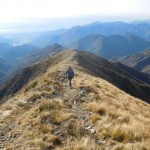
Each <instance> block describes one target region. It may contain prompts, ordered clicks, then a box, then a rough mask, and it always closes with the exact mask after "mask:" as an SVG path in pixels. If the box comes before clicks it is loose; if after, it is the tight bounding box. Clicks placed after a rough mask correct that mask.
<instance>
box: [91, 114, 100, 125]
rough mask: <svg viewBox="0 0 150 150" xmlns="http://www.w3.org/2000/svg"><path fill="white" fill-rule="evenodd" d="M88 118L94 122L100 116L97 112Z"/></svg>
mask: <svg viewBox="0 0 150 150" xmlns="http://www.w3.org/2000/svg"><path fill="white" fill-rule="evenodd" d="M89 119H90V120H91V122H92V124H96V122H97V121H98V120H100V116H99V115H98V114H92V115H91V116H90V117H89Z"/></svg>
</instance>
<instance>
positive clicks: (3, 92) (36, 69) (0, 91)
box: [0, 50, 150, 102]
mask: <svg viewBox="0 0 150 150" xmlns="http://www.w3.org/2000/svg"><path fill="white" fill-rule="evenodd" d="M69 59H71V60H70V62H71V61H73V60H74V61H76V63H78V65H79V66H81V67H82V68H84V70H85V72H88V73H90V74H92V75H95V76H99V77H101V78H103V79H105V80H107V81H109V82H110V83H112V84H114V85H115V86H117V87H119V88H120V89H122V90H124V91H125V92H127V93H129V94H131V95H133V96H136V97H139V98H141V99H143V100H145V101H147V102H150V101H149V97H150V86H149V84H150V76H149V75H146V74H143V73H140V72H138V71H136V70H134V69H131V68H129V67H126V66H123V65H121V64H116V63H111V62H109V61H107V60H105V59H103V58H100V57H98V56H96V55H94V54H92V53H87V52H80V51H76V50H74V51H64V52H61V53H58V54H55V55H53V56H51V57H50V58H49V59H47V60H45V61H42V62H41V63H37V64H35V65H33V66H31V67H28V68H25V69H24V70H23V71H21V72H20V73H18V74H17V75H16V76H15V77H14V78H12V79H10V80H8V81H7V82H6V83H5V84H4V85H3V86H1V88H0V98H2V97H5V96H8V95H10V94H14V93H16V92H17V91H18V90H19V89H21V88H22V87H23V86H24V85H25V84H27V82H28V81H29V80H32V79H33V78H35V77H37V76H38V75H40V74H43V73H44V72H46V70H47V69H48V68H50V67H53V66H54V65H55V64H60V65H61V64H62V62H64V61H68V60H69ZM70 62H67V64H69V63H70ZM10 89H11V90H10Z"/></svg>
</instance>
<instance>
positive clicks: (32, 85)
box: [25, 81, 38, 92]
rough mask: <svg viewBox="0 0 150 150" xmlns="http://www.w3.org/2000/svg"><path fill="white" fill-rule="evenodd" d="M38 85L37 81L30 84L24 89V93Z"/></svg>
mask: <svg viewBox="0 0 150 150" xmlns="http://www.w3.org/2000/svg"><path fill="white" fill-rule="evenodd" d="M37 85H38V81H34V82H33V83H31V84H30V85H29V86H28V87H26V89H25V92H27V91H29V90H31V89H33V88H35V87H36V86H37Z"/></svg>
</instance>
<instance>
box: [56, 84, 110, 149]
mask: <svg viewBox="0 0 150 150" xmlns="http://www.w3.org/2000/svg"><path fill="white" fill-rule="evenodd" d="M63 86H64V88H63V90H62V91H61V92H62V95H61V99H62V100H63V101H64V104H65V107H66V108H69V109H70V112H71V113H73V114H75V118H76V119H77V120H78V121H79V122H80V125H81V126H83V127H84V130H85V135H89V136H90V137H92V139H94V140H95V143H96V144H97V145H98V146H99V148H100V149H104V150H109V149H110V147H109V145H108V144H107V141H106V140H104V139H100V138H99V136H98V135H97V131H96V127H95V126H94V125H93V124H92V123H91V122H90V121H89V116H90V115H91V114H92V112H90V111H88V110H85V109H84V107H83V104H84V103H85V102H86V101H88V95H81V94H80V92H81V89H80V88H79V87H78V86H77V85H76V84H73V87H72V89H70V88H69V87H67V85H66V84H64V83H63ZM82 96H83V97H84V99H85V101H82V100H81V98H82ZM76 102H79V103H76ZM69 121H70V120H66V121H65V122H63V123H62V124H61V125H59V126H58V127H57V128H56V129H54V134H56V135H58V136H59V137H60V139H61V140H62V143H63V144H64V145H65V143H66V141H65V139H66V136H67V131H66V128H67V126H68V124H69Z"/></svg>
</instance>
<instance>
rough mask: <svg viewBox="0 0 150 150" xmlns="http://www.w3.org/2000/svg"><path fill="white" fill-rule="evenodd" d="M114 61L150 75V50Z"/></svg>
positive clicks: (114, 59)
mask: <svg viewBox="0 0 150 150" xmlns="http://www.w3.org/2000/svg"><path fill="white" fill-rule="evenodd" d="M112 60H113V61H119V62H121V63H122V64H125V65H127V66H129V67H133V68H135V69H137V70H139V71H142V72H144V73H148V74H150V48H148V49H147V50H144V51H141V52H139V53H136V54H133V55H128V56H124V57H119V58H113V59H112Z"/></svg>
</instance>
